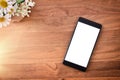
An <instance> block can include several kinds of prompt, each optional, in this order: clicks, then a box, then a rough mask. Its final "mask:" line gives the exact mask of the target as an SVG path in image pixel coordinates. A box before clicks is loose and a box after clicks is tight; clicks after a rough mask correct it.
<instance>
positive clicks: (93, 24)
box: [63, 17, 102, 72]
mask: <svg viewBox="0 0 120 80" xmlns="http://www.w3.org/2000/svg"><path fill="white" fill-rule="evenodd" d="M78 22H82V23H84V24H87V25H91V27H95V28H98V29H100V31H99V33H98V36H99V34H100V32H101V28H102V25H101V24H99V23H96V22H93V21H91V20H88V19H85V18H83V17H80V18H79V19H78ZM78 22H77V24H78ZM77 24H76V27H77ZM76 27H75V29H74V32H75V30H76ZM74 32H73V34H72V37H71V40H70V43H69V45H68V48H67V51H66V54H65V57H66V55H67V52H68V49H69V46H70V44H71V41H72V38H73V36H74ZM98 36H97V39H96V41H95V45H96V42H97V40H98ZM95 45H94V48H95ZM94 48H93V50H92V53H93V51H94ZM92 53H91V56H92ZM91 56H90V58H91ZM65 57H64V61H63V64H64V65H67V66H70V67H73V68H76V69H78V70H81V71H84V72H85V71H86V69H87V67H88V65H89V61H90V58H89V61H88V64H87V67H83V66H81V65H77V64H75V63H72V62H69V61H66V60H65Z"/></svg>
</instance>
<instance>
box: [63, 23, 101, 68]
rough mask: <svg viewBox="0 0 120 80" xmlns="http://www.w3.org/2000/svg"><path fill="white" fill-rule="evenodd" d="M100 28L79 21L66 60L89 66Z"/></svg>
mask: <svg viewBox="0 0 120 80" xmlns="http://www.w3.org/2000/svg"><path fill="white" fill-rule="evenodd" d="M99 31H100V29H99V28H96V27H93V26H91V25H87V24H85V23H82V22H78V24H77V26H76V29H75V32H74V34H73V37H72V40H71V43H70V45H69V48H68V51H67V54H66V57H65V60H66V61H69V62H72V63H74V64H77V65H80V66H83V67H87V64H88V62H89V58H90V56H91V53H92V50H93V48H94V45H95V42H96V39H97V36H98V34H99Z"/></svg>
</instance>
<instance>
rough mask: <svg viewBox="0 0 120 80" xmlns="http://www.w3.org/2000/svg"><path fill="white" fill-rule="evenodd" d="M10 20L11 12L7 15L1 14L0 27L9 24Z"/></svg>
mask: <svg viewBox="0 0 120 80" xmlns="http://www.w3.org/2000/svg"><path fill="white" fill-rule="evenodd" d="M10 21H11V18H10V15H9V14H6V15H5V16H0V28H2V27H3V26H7V25H9V23H10Z"/></svg>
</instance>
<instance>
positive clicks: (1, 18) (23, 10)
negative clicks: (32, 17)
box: [0, 0, 35, 28]
mask: <svg viewBox="0 0 120 80" xmlns="http://www.w3.org/2000/svg"><path fill="white" fill-rule="evenodd" d="M34 6H35V2H34V1H32V0H0V28H2V27H4V26H7V25H9V24H10V21H11V19H12V18H13V16H18V17H19V18H20V17H22V18H24V17H25V16H27V17H29V13H31V8H32V7H34Z"/></svg>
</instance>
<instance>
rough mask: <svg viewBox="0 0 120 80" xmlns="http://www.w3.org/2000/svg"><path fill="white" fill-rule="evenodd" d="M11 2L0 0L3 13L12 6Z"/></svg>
mask: <svg viewBox="0 0 120 80" xmlns="http://www.w3.org/2000/svg"><path fill="white" fill-rule="evenodd" d="M12 7H13V6H12V2H11V1H9V0H0V8H1V10H2V11H3V12H4V14H7V12H8V11H10V9H11V8H12Z"/></svg>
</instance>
